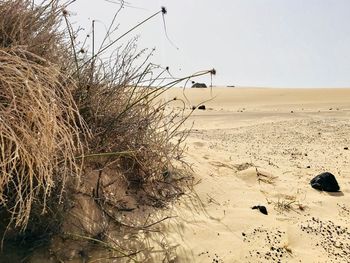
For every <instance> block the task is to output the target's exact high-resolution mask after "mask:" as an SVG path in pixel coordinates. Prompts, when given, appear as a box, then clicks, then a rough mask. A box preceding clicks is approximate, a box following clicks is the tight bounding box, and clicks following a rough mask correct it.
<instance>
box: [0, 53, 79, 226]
mask: <svg viewBox="0 0 350 263" xmlns="http://www.w3.org/2000/svg"><path fill="white" fill-rule="evenodd" d="M34 61H35V62H34ZM38 61H40V62H41V63H37V62H38ZM0 72H1V78H0V102H1V103H0V116H1V119H0V130H1V133H0V142H1V155H0V164H1V165H0V173H1V175H2V176H1V181H0V204H1V206H3V207H6V209H7V211H8V212H10V213H11V217H12V219H11V220H13V221H14V225H15V227H20V228H21V229H24V228H25V226H26V224H27V222H28V219H29V216H30V211H31V206H32V203H33V202H41V203H42V205H43V212H44V211H45V207H46V199H47V197H48V196H50V193H51V189H52V188H53V187H55V186H56V185H57V183H60V184H61V185H64V184H65V181H66V179H67V176H72V173H75V174H76V175H79V165H78V164H77V163H76V161H75V156H76V155H77V154H78V153H79V152H81V151H82V144H81V142H80V139H79V138H80V129H79V127H78V125H79V124H81V120H80V118H79V115H78V114H77V107H76V106H75V103H74V100H73V97H72V95H71V93H70V91H69V89H67V87H66V86H63V87H62V83H64V85H66V84H67V82H65V81H63V80H64V77H63V76H62V74H61V73H60V71H59V69H58V68H57V67H56V66H55V65H52V64H50V63H49V62H47V61H45V60H43V59H42V58H40V57H38V56H36V55H35V54H32V53H29V52H28V51H25V50H21V49H20V47H18V48H11V49H8V50H6V49H2V50H0ZM80 126H81V125H80ZM38 197H40V198H38Z"/></svg>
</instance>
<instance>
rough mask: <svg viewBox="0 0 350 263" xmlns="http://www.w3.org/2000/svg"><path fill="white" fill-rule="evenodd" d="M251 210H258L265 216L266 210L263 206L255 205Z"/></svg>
mask: <svg viewBox="0 0 350 263" xmlns="http://www.w3.org/2000/svg"><path fill="white" fill-rule="evenodd" d="M252 209H258V210H259V211H260V213H262V214H264V215H267V209H266V207H265V206H263V205H255V206H253V207H252Z"/></svg>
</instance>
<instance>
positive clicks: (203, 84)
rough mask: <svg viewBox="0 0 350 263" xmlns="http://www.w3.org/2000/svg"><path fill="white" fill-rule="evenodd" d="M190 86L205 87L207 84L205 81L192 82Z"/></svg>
mask: <svg viewBox="0 0 350 263" xmlns="http://www.w3.org/2000/svg"><path fill="white" fill-rule="evenodd" d="M192 88H207V85H206V84H205V83H198V82H196V83H193V84H192Z"/></svg>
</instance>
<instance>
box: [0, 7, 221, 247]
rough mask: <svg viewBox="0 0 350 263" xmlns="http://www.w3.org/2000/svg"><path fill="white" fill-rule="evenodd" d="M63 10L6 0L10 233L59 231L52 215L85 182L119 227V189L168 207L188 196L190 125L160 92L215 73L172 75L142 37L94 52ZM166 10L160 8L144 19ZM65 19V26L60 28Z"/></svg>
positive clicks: (4, 113)
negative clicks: (142, 45)
mask: <svg viewBox="0 0 350 263" xmlns="http://www.w3.org/2000/svg"><path fill="white" fill-rule="evenodd" d="M65 8H66V6H64V5H60V3H59V0H53V1H44V3H43V4H42V5H40V6H33V3H32V1H30V0H5V1H1V2H0V72H1V75H0V116H1V117H0V130H1V133H0V173H1V177H0V215H1V219H2V221H3V222H2V224H4V222H5V229H6V230H4V231H3V230H1V231H2V232H3V234H5V233H6V231H8V230H10V229H11V232H14V233H17V231H18V230H19V232H23V231H24V232H26V233H27V232H28V233H33V232H38V235H39V236H40V235H42V234H47V233H50V234H54V232H55V231H56V230H57V229H56V230H55V231H53V230H52V229H50V227H51V226H52V223H53V222H54V224H55V227H56V228H58V231H60V230H59V228H60V227H61V224H62V223H63V221H64V220H66V219H65V217H64V216H65V215H64V212H63V211H65V212H68V214H69V211H70V209H71V208H72V207H74V202H75V195H79V194H81V193H83V187H84V185H85V186H89V187H90V186H91V187H92V188H93V192H92V193H91V192H89V193H85V194H84V195H85V196H86V198H88V199H89V200H91V201H92V202H95V203H96V205H97V207H98V208H99V213H101V215H102V217H103V218H108V217H109V218H110V220H109V221H111V220H112V221H113V220H115V225H116V226H118V227H120V222H119V221H118V220H117V217H118V211H119V210H118V209H116V206H115V205H116V204H115V203H113V205H112V206H111V202H110V200H109V199H108V198H109V196H110V194H111V193H112V192H118V191H119V192H123V193H124V192H125V189H128V191H129V192H131V193H133V198H134V199H135V200H136V202H137V203H139V204H141V203H142V204H144V205H150V206H154V207H164V206H166V204H167V202H169V200H172V199H174V198H176V197H178V196H179V195H181V194H183V189H182V185H181V182H182V181H183V180H184V179H188V177H187V176H186V175H184V174H182V173H179V172H176V171H178V170H177V169H176V165H174V164H175V163H177V164H183V163H182V155H183V151H184V148H183V144H182V143H183V141H184V140H185V138H186V136H187V132H188V131H184V130H180V127H181V125H182V123H183V122H184V120H185V119H186V116H185V115H184V112H183V111H181V110H180V111H179V112H168V111H167V108H168V107H167V106H168V104H169V103H171V101H172V100H169V101H160V100H158V98H159V96H160V95H161V94H162V93H163V92H165V91H166V90H167V89H169V88H171V87H173V86H174V85H176V84H178V83H179V82H181V81H183V80H187V79H189V78H190V77H193V76H200V75H204V74H214V73H215V71H214V70H209V71H203V72H199V73H198V74H195V75H193V76H189V77H186V78H183V79H175V80H173V81H170V82H167V83H164V79H163V77H164V76H167V75H168V74H169V72H168V68H165V69H162V68H160V67H158V66H155V65H154V64H152V63H150V62H149V58H150V56H151V54H150V53H147V52H146V51H145V50H142V51H138V49H137V45H136V42H135V40H131V41H129V42H126V43H124V44H120V45H119V46H117V47H116V48H114V49H115V51H114V53H113V57H111V59H110V60H103V59H101V57H100V55H102V54H103V52H104V51H105V50H106V48H107V47H108V48H109V47H111V46H112V45H114V44H115V43H116V42H117V41H112V42H111V43H106V45H104V46H102V47H101V48H100V50H98V51H96V52H95V51H94V50H93V52H92V55H91V53H89V52H87V51H88V49H87V47H85V46H80V45H79V43H77V42H76V41H77V40H76V36H77V32H75V31H74V30H73V29H72V27H71V25H70V23H69V13H67V11H65V10H66V9H65ZM164 10H165V9H164ZM165 13H166V12H164V11H163V9H162V10H161V11H159V12H156V13H155V14H154V15H152V16H150V17H149V18H147V19H145V20H144V21H142V22H141V23H139V24H138V25H137V26H139V25H141V24H143V23H144V22H146V21H148V20H149V19H151V18H153V17H154V16H156V15H158V14H163V15H164V14H165ZM62 22H64V23H65V24H66V26H67V30H66V31H60V30H59V28H60V25H61V24H62ZM113 22H114V20H113ZM113 22H112V23H113ZM137 26H136V27H137ZM136 27H133V28H132V29H134V28H136ZM110 28H111V29H112V28H114V26H113V25H111V27H110ZM130 31H132V30H130ZM130 31H128V32H126V33H125V34H123V35H121V37H119V38H117V40H118V41H119V40H120V39H121V38H122V37H124V36H125V35H126V34H128V33H129V32H130ZM107 34H108V33H107ZM108 38H109V37H106V39H108ZM77 50H81V51H82V50H84V52H78V51H77ZM112 61H113V62H112ZM104 169H112V170H114V171H115V172H113V173H111V172H109V173H104ZM88 170H93V171H98V176H97V178H95V177H93V180H90V181H84V180H85V179H86V177H84V176H83V177H80V174H81V172H82V171H88ZM106 174H108V175H106ZM80 178H81V180H82V181H79V179H80ZM77 182H78V183H79V184H76V183H77ZM71 203H73V204H72V205H71V206H70V205H69V204H71ZM111 208H112V209H113V208H114V209H115V211H113V213H109V212H108V211H110V209H111ZM61 212H62V213H63V214H60V213H61ZM79 213H89V211H80V212H79ZM43 218H45V220H48V222H45V224H46V225H45V228H44V227H42V225H41V224H42V220H43ZM76 220H79V218H77V219H76ZM161 221H162V220H160V221H159V222H161ZM155 223H157V221H155V222H154V224H155ZM39 224H40V225H39ZM101 224H103V222H101ZM154 224H153V223H152V224H151V225H152V226H153V225H154ZM6 226H7V227H6ZM126 227H130V226H126ZM135 227H136V228H135ZM133 228H135V229H137V226H133ZM40 231H41V232H40ZM72 234H73V235H78V234H79V235H80V234H81V233H80V232H79V233H72ZM84 234H86V239H90V240H91V239H93V238H94V237H93V236H92V235H89V233H84Z"/></svg>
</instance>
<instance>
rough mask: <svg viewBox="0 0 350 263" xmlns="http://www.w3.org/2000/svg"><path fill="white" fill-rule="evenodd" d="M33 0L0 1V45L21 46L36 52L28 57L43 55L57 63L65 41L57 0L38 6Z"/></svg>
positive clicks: (58, 63) (64, 48)
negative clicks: (60, 27) (60, 28)
mask: <svg viewBox="0 0 350 263" xmlns="http://www.w3.org/2000/svg"><path fill="white" fill-rule="evenodd" d="M33 3H34V2H33V1H30V0H5V1H1V2H0V47H1V48H2V49H6V48H13V47H19V46H21V47H22V49H25V50H26V51H28V52H30V53H32V54H35V55H36V56H33V57H32V58H31V59H35V61H36V62H37V63H42V62H43V59H45V60H49V61H51V62H55V63H56V64H57V65H60V62H61V60H62V59H63V58H65V57H67V55H66V54H67V45H66V44H65V43H64V34H63V32H62V30H59V26H60V24H61V23H60V15H61V8H60V7H59V4H58V1H44V2H43V4H42V5H41V6H34V5H33ZM37 58H38V59H37Z"/></svg>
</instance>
